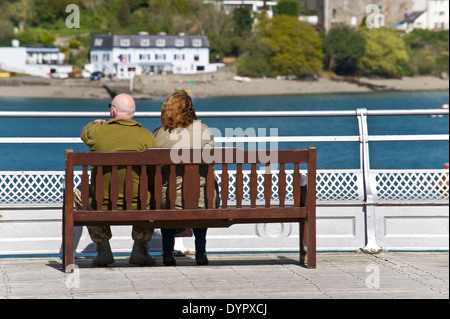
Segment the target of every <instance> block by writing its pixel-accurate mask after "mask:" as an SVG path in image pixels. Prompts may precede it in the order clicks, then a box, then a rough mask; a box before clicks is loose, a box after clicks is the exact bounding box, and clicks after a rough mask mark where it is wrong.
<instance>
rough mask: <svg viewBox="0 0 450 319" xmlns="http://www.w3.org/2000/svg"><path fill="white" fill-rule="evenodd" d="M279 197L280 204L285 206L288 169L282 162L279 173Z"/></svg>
mask: <svg viewBox="0 0 450 319" xmlns="http://www.w3.org/2000/svg"><path fill="white" fill-rule="evenodd" d="M278 199H279V201H280V204H279V206H280V207H284V202H285V200H286V171H285V165H284V163H281V164H280V169H279V173H278Z"/></svg>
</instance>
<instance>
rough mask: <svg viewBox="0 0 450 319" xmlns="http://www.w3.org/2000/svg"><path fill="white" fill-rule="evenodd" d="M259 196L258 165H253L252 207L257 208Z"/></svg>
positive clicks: (251, 184)
mask: <svg viewBox="0 0 450 319" xmlns="http://www.w3.org/2000/svg"><path fill="white" fill-rule="evenodd" d="M257 196H258V175H257V174H256V164H252V168H251V172H250V206H251V207H252V208H255V207H256V197H257Z"/></svg>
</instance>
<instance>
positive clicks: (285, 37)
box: [238, 15, 323, 77]
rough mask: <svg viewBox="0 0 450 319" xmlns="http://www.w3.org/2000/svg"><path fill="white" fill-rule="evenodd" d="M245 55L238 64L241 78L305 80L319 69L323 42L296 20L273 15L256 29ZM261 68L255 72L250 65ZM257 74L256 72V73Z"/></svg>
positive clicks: (311, 30) (308, 27)
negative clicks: (280, 77) (282, 77)
mask: <svg viewBox="0 0 450 319" xmlns="http://www.w3.org/2000/svg"><path fill="white" fill-rule="evenodd" d="M250 43H251V45H250V46H249V47H247V50H248V54H247V55H246V56H244V57H243V58H242V60H241V61H240V64H239V65H238V72H239V73H240V74H242V75H249V76H250V74H251V73H256V75H257V76H274V75H293V76H297V77H305V76H309V75H313V74H315V73H317V72H320V71H321V70H322V66H323V65H322V42H321V40H320V38H319V36H318V35H317V34H316V33H315V31H314V29H313V28H312V27H311V26H309V25H308V24H306V23H304V22H300V21H298V19H297V18H295V17H292V16H287V15H276V16H275V17H274V18H272V19H270V20H269V19H264V20H262V21H261V22H260V23H259V24H258V26H257V32H256V33H255V35H254V37H253V39H252V41H251V42H250ZM255 64H256V65H261V67H259V68H256V67H254V69H257V70H256V71H255V70H254V69H253V70H248V69H249V67H250V66H255ZM257 71H259V72H257Z"/></svg>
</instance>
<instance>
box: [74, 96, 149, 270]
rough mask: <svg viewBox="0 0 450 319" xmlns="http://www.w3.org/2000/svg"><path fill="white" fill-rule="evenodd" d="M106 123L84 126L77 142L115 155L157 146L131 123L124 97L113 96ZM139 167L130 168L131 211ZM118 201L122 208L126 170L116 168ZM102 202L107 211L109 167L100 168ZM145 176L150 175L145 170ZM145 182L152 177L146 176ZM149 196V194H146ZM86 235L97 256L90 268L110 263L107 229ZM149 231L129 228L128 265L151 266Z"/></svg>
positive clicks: (130, 101) (129, 103) (92, 200)
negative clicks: (130, 245)
mask: <svg viewBox="0 0 450 319" xmlns="http://www.w3.org/2000/svg"><path fill="white" fill-rule="evenodd" d="M109 107H110V120H109V121H107V122H106V121H105V120H95V121H94V122H90V123H89V124H87V125H86V126H85V127H84V128H83V130H82V131H81V139H82V140H83V142H84V143H85V144H86V145H87V146H88V147H89V149H90V150H91V151H93V152H115V151H143V150H145V149H147V148H150V147H157V144H156V141H155V138H154V137H153V134H152V132H150V131H149V130H147V129H146V128H144V127H142V126H141V124H140V123H139V122H136V121H134V120H133V117H134V113H135V110H136V107H135V103H134V100H133V98H132V97H131V96H129V95H127V94H119V95H117V96H116V97H115V98H114V99H113V100H112V102H111V104H110V106H109ZM139 170H140V167H133V181H134V183H133V184H134V185H133V203H132V208H133V209H136V208H137V206H138V189H139V173H140V172H139ZM117 172H118V179H119V198H118V201H117V206H118V209H123V205H124V187H125V173H126V169H125V168H122V167H118V170H117ZM96 173H97V170H96V167H93V168H92V174H91V176H92V177H91V187H90V193H91V196H90V204H91V206H92V207H96V205H97V204H96V202H95V196H94V194H95V187H96V185H95V176H96ZM103 174H104V199H103V203H102V206H103V207H104V209H107V208H108V206H109V205H111V203H110V199H109V184H110V180H111V168H109V169H108V168H106V167H105V168H104V171H103ZM149 174H154V170H153V172H151V171H149ZM149 181H150V182H152V181H153V178H152V176H151V175H149ZM149 195H150V194H149ZM149 206H150V196H148V201H147V207H149ZM88 230H89V235H90V236H91V239H92V241H93V242H94V243H96V244H97V251H98V255H97V257H96V258H95V259H94V260H93V262H92V264H93V265H94V266H106V265H108V264H111V263H113V262H114V257H113V254H112V252H111V246H110V244H109V240H110V239H111V237H112V234H111V228H110V227H109V226H88ZM152 235H153V228H151V227H150V224H149V225H148V226H142V225H141V226H138V225H135V226H133V231H132V238H133V240H134V245H133V250H132V252H131V257H130V263H131V264H137V265H141V266H152V265H155V264H156V262H155V260H154V259H153V258H152V257H151V256H150V255H149V254H148V250H147V242H148V241H149V240H150V239H151V238H152Z"/></svg>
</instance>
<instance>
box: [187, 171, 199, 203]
mask: <svg viewBox="0 0 450 319" xmlns="http://www.w3.org/2000/svg"><path fill="white" fill-rule="evenodd" d="M199 198H200V172H199V166H198V165H186V166H185V167H184V176H183V200H184V208H187V209H191V208H198V201H199Z"/></svg>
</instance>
